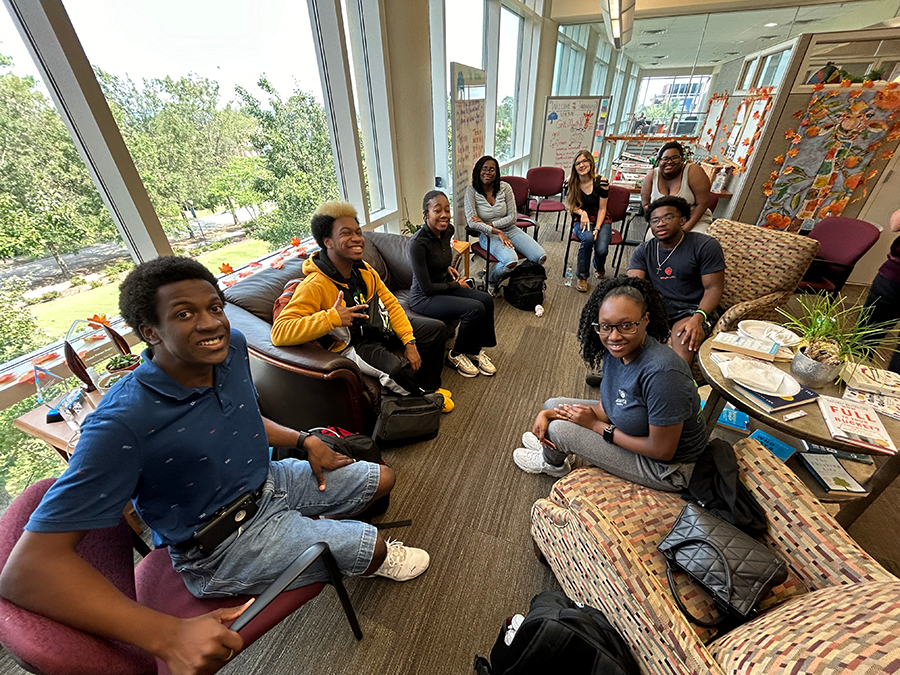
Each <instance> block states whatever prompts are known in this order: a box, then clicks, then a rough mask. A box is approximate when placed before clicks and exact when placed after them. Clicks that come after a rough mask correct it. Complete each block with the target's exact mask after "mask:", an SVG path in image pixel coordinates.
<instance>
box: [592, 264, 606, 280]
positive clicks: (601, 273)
mask: <svg viewBox="0 0 900 675" xmlns="http://www.w3.org/2000/svg"><path fill="white" fill-rule="evenodd" d="M594 274H595V275H596V277H597V279H598V280H600V281H602V280H603V279H605V278H606V268H605V267H604V268H603V269H602V270H594Z"/></svg>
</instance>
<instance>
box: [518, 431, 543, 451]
mask: <svg viewBox="0 0 900 675" xmlns="http://www.w3.org/2000/svg"><path fill="white" fill-rule="evenodd" d="M522 445H524V446H525V447H526V448H528V449H529V450H534V451H535V452H537V451H538V450H541V442H540V441H539V440H538V437H537V436H535V435H534V434H533V433H531V432H530V431H526V432H525V433H524V434H522Z"/></svg>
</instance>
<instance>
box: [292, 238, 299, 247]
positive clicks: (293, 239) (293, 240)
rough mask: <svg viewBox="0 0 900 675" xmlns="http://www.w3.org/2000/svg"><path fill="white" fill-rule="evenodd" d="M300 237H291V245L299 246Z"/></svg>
mask: <svg viewBox="0 0 900 675" xmlns="http://www.w3.org/2000/svg"><path fill="white" fill-rule="evenodd" d="M299 245H300V238H299V237H291V246H299Z"/></svg>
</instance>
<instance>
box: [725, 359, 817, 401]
mask: <svg viewBox="0 0 900 675" xmlns="http://www.w3.org/2000/svg"><path fill="white" fill-rule="evenodd" d="M728 365H729V368H728V373H727V377H729V378H731V379H732V380H734V381H735V382H737V383H738V384H741V385H743V386H745V387H747V389H750V390H751V391H756V392H759V393H760V394H768V395H769V396H795V395H796V394H798V393H800V383H799V382H797V380H795V379H794V378H793V377H792V376H791V375H790V374H788V373H786V372H784V371H783V370H781V369H780V368H777V367H776V366H773V365H772V364H771V363H764V362H762V361H751V360H749V359H735V360H734V361H732V362H730V363H729V364H728ZM773 376H774V379H775V383H774V384H770V385H762V384H761V383H760V381H761V380H762V379H769V380H772V379H773Z"/></svg>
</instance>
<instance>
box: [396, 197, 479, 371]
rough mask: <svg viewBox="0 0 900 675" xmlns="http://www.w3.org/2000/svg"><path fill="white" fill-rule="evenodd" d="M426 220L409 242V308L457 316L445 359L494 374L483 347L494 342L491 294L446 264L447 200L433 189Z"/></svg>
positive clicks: (450, 258)
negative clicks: (454, 331)
mask: <svg viewBox="0 0 900 675" xmlns="http://www.w3.org/2000/svg"><path fill="white" fill-rule="evenodd" d="M422 210H423V215H424V216H425V225H423V226H422V227H421V228H420V229H419V231H418V232H416V233H415V235H413V237H412V240H411V241H410V242H409V260H410V263H412V271H413V281H412V288H411V289H410V291H409V308H410V309H411V310H413V311H414V312H417V313H418V314H422V315H423V316H430V317H433V318H435V319H441V320H442V321H453V320H456V319H458V320H459V329H458V331H457V333H456V342H455V344H454V345H453V349H451V350H450V354H449V355H448V356H447V360H448V361H449V362H450V364H451V365H452V366H453V367H454V368H456V370H457V371H458V372H459V374H460V375H462V376H463V377H475V376H476V375H478V373H481V374H482V375H493V374H494V373H496V372H497V368H496V367H495V366H494V364H493V363H491V360H490V359H489V358H488V356H487V354H485V353H484V348H485V347H493V346H495V345H496V344H497V338H496V337H495V334H494V299H493V298H492V297H491V296H490V295H489V294H487V293H484V292H482V291H476V290H474V289H473V288H471V287H470V286H469V283H468V282H469V280H468V279H463V278H461V277H460V275H459V272H458V271H457V270H456V268H455V267H453V266H452V265H451V263H452V261H453V251H452V250H451V248H450V238H451V236H452V230H451V225H450V202H449V201H448V200H447V196H446V195H445V194H444V193H443V192H440V191H438V190H432V191H431V192H429V193H428V194H426V195H425V199H423V200H422Z"/></svg>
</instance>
